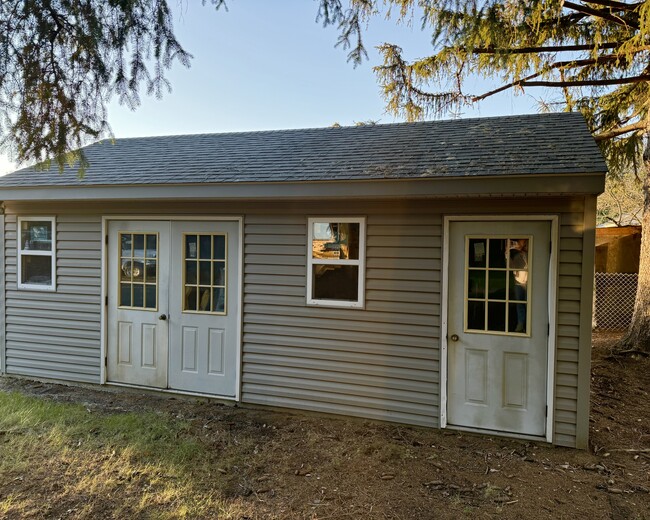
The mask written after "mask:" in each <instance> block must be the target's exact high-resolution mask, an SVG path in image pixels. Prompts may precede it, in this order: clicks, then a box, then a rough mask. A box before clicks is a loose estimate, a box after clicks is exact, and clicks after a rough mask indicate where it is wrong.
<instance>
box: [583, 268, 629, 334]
mask: <svg viewBox="0 0 650 520" xmlns="http://www.w3.org/2000/svg"><path fill="white" fill-rule="evenodd" d="M637 281H638V275H637V274H635V273H634V274H627V273H596V299H595V304H594V330H623V329H626V328H627V327H628V325H629V324H630V320H631V319H632V312H633V311H634V298H635V297H636V286H637Z"/></svg>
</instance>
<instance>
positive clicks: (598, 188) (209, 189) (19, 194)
mask: <svg viewBox="0 0 650 520" xmlns="http://www.w3.org/2000/svg"><path fill="white" fill-rule="evenodd" d="M604 188H605V174H604V173H588V174H561V175H558V174H553V175H544V174H535V175H503V176H498V177H487V176H480V175H476V176H465V177H454V178H436V179H423V178H417V179H373V180H364V181H318V182H304V181H303V182H258V183H213V184H144V183H143V184H131V185H90V186H35V187H34V186H32V187H3V188H0V200H2V201H39V200H47V201H82V200H83V201H100V200H105V201H108V200H155V199H165V200H197V199H224V200H237V199H242V200H258V201H263V200H297V199H324V198H336V199H345V198H355V199H356V198H388V199H394V198H437V197H489V196H521V195H526V196H534V195H587V194H591V195H598V194H600V193H602V192H603V190H604Z"/></svg>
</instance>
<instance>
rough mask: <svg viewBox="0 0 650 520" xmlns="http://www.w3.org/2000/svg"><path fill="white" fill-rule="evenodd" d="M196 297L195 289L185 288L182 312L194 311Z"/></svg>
mask: <svg viewBox="0 0 650 520" xmlns="http://www.w3.org/2000/svg"><path fill="white" fill-rule="evenodd" d="M196 295H197V292H196V287H185V304H184V305H183V310H186V311H195V310H196Z"/></svg>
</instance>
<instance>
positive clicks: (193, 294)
mask: <svg viewBox="0 0 650 520" xmlns="http://www.w3.org/2000/svg"><path fill="white" fill-rule="evenodd" d="M226 242H227V240H226V235H225V234H203V233H201V234H198V233H197V234H184V235H183V311H184V312H201V313H210V314H226V290H227V287H226V279H227V261H226Z"/></svg>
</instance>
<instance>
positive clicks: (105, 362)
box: [104, 356, 108, 367]
mask: <svg viewBox="0 0 650 520" xmlns="http://www.w3.org/2000/svg"><path fill="white" fill-rule="evenodd" d="M104 366H105V367H107V366H108V356H104Z"/></svg>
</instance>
